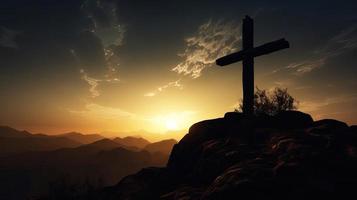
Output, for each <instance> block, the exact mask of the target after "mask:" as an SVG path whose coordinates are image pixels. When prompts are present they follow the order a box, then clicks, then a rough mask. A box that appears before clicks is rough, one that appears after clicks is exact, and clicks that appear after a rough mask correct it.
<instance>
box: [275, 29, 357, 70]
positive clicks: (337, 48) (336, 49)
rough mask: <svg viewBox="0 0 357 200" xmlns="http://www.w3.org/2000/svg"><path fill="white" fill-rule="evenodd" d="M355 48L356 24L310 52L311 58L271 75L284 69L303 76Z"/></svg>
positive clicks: (356, 42)
mask: <svg viewBox="0 0 357 200" xmlns="http://www.w3.org/2000/svg"><path fill="white" fill-rule="evenodd" d="M356 47H357V24H355V25H352V26H350V27H348V28H346V29H344V30H342V31H341V32H339V33H338V34H337V35H335V36H333V37H331V38H330V39H329V40H328V41H327V42H326V44H325V45H324V46H322V47H320V48H318V49H316V50H315V51H313V52H312V56H311V57H312V58H310V59H307V60H304V61H301V62H296V63H292V64H290V65H288V66H286V67H284V68H280V69H276V70H275V71H273V73H276V72H278V71H280V70H283V69H286V70H290V71H292V72H293V74H295V75H303V74H305V73H308V72H311V71H313V70H316V69H318V68H320V67H322V66H323V65H324V64H326V62H327V60H328V59H331V58H333V57H336V56H339V55H341V54H343V53H345V52H348V51H350V50H353V49H355V48H356Z"/></svg>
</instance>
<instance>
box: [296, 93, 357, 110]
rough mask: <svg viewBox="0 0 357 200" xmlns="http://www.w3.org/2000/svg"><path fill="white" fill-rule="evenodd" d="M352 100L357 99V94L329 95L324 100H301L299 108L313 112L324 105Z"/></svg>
mask: <svg viewBox="0 0 357 200" xmlns="http://www.w3.org/2000/svg"><path fill="white" fill-rule="evenodd" d="M351 101H357V94H347V95H339V96H336V97H328V98H325V99H324V100H322V101H321V100H319V101H316V102H315V101H301V102H299V108H300V109H301V110H303V111H305V112H312V111H316V110H320V109H322V108H323V107H326V106H329V105H332V104H339V103H347V102H351Z"/></svg>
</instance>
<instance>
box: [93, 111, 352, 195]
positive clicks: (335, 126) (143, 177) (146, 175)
mask: <svg viewBox="0 0 357 200" xmlns="http://www.w3.org/2000/svg"><path fill="white" fill-rule="evenodd" d="M356 169H357V128H356V126H351V127H349V126H348V125H347V124H345V123H343V122H340V121H337V120H332V119H326V120H319V121H313V119H312V118H311V116H310V115H308V114H305V113H302V112H298V111H286V112H282V113H279V114H278V115H276V116H272V117H271V116H258V117H253V116H252V117H246V116H244V115H243V114H241V113H227V114H226V115H225V117H224V118H218V119H213V120H206V121H202V122H198V123H196V124H194V125H193V126H191V128H190V130H189V133H188V134H186V135H185V137H184V138H183V139H182V140H181V141H180V142H179V143H178V144H176V145H175V146H174V148H173V150H172V153H171V155H170V159H169V162H168V164H167V166H166V167H164V168H156V167H150V168H145V169H143V170H141V171H140V172H138V173H136V174H133V175H130V176H127V177H125V178H123V179H122V180H121V181H120V182H119V183H118V184H117V185H115V186H112V187H107V188H105V189H103V190H100V191H98V192H97V193H96V194H91V195H90V196H86V199H118V200H121V199H132V200H141V199H163V200H172V199H201V200H217V199H219V200H230V199H278V200H280V199H281V200H286V199H292V200H295V199H296V200H300V199H312V198H314V199H331V198H334V199H347V198H350V197H352V196H354V195H355V190H356V185H357V170H356Z"/></svg>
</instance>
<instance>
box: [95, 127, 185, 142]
mask: <svg viewBox="0 0 357 200" xmlns="http://www.w3.org/2000/svg"><path fill="white" fill-rule="evenodd" d="M185 133H186V130H170V131H166V132H164V133H159V132H149V131H145V130H138V131H130V132H103V133H101V134H102V135H120V136H122V137H127V136H129V137H134V138H145V140H148V141H149V142H157V141H161V140H168V139H175V140H180V139H181V138H182V137H183V136H184V135H185Z"/></svg>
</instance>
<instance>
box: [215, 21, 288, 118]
mask: <svg viewBox="0 0 357 200" xmlns="http://www.w3.org/2000/svg"><path fill="white" fill-rule="evenodd" d="M242 32H243V34H242V43H243V49H242V50H241V51H239V52H236V53H232V54H229V55H226V56H224V57H222V58H219V59H217V60H216V64H217V65H219V66H225V65H229V64H232V63H235V62H239V61H242V62H243V80H242V81H243V113H244V114H246V115H253V113H254V57H257V56H262V55H265V54H269V53H272V52H275V51H279V50H281V49H286V48H289V42H288V41H286V40H285V39H284V38H282V39H279V40H276V41H274V42H269V43H266V44H263V45H261V46H258V47H254V44H253V43H254V28H253V19H252V18H250V17H249V16H248V15H247V16H245V18H244V19H243V30H242Z"/></svg>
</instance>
